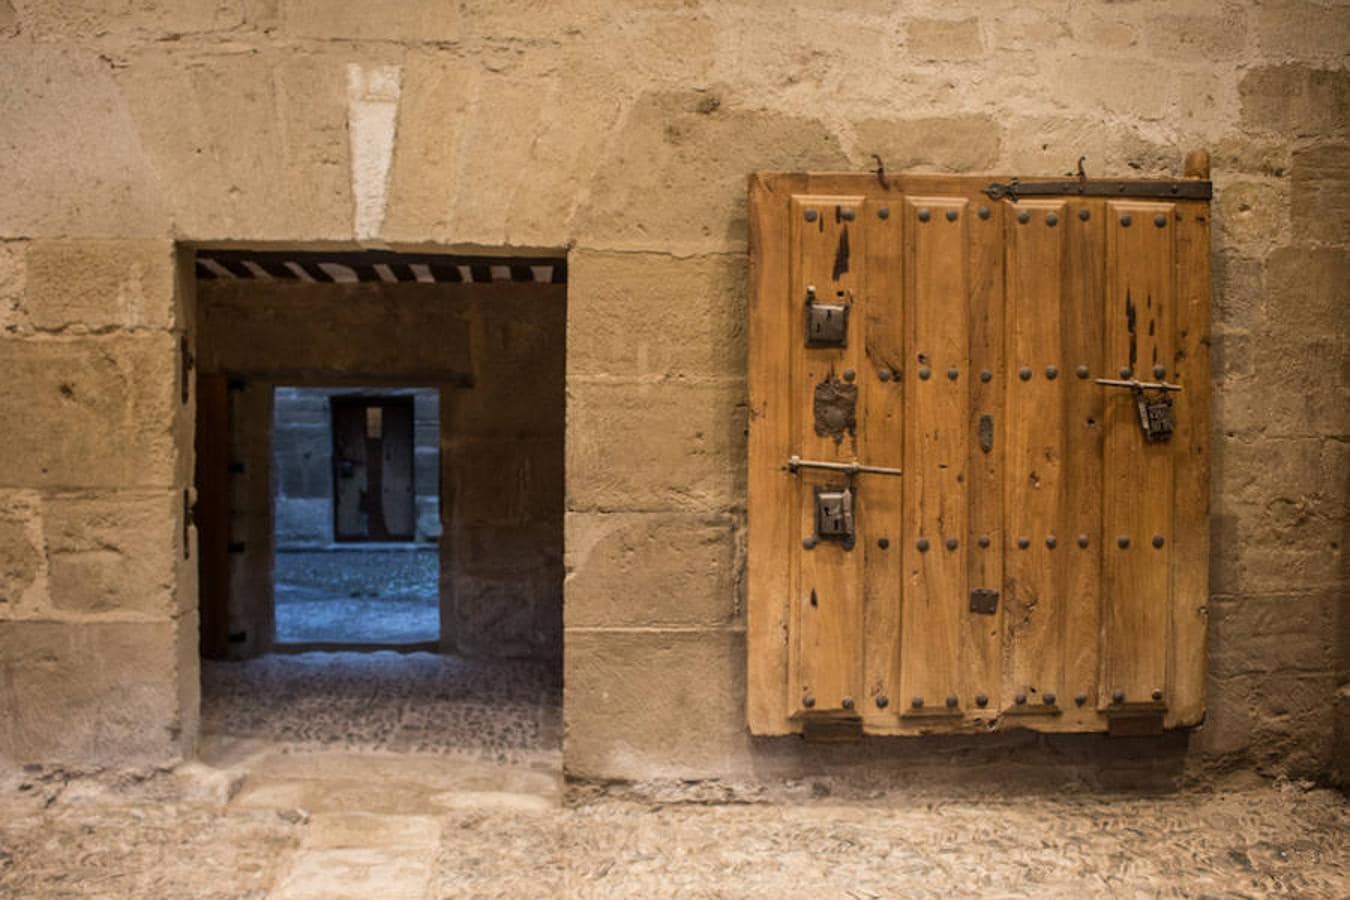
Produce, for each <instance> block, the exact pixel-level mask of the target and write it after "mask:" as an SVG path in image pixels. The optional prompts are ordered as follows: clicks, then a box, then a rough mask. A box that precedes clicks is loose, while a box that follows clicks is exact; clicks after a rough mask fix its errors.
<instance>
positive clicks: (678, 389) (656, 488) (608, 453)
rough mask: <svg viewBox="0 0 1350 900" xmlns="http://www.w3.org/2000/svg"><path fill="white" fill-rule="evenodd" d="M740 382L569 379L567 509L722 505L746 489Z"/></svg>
mask: <svg viewBox="0 0 1350 900" xmlns="http://www.w3.org/2000/svg"><path fill="white" fill-rule="evenodd" d="M745 430H746V398H745V385H744V384H743V383H741V382H739V381H735V382H728V383H715V384H684V383H680V382H661V383H643V382H638V383H622V384H599V383H575V382H574V383H573V384H572V385H571V387H570V388H569V397H568V410H567V503H568V509H571V510H577V511H583V510H588V509H604V510H629V511H652V510H686V511H704V510H718V509H726V508H728V507H730V506H732V505H733V504H736V503H737V502H741V501H740V500H739V498H742V497H743V496H744V491H745Z"/></svg>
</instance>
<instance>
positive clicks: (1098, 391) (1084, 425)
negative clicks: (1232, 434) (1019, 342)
mask: <svg viewBox="0 0 1350 900" xmlns="http://www.w3.org/2000/svg"><path fill="white" fill-rule="evenodd" d="M1105 212H1106V204H1105V203H1104V202H1103V201H1101V200H1077V201H1073V202H1071V203H1070V204H1069V207H1068V209H1067V210H1066V219H1065V225H1064V227H1065V231H1066V233H1067V234H1066V265H1065V270H1064V271H1065V293H1064V302H1063V303H1062V305H1061V309H1060V329H1061V332H1062V334H1063V348H1064V355H1063V365H1062V366H1061V369H1062V370H1063V374H1062V375H1061V376H1060V377H1061V378H1062V379H1063V380H1064V390H1065V397H1064V399H1065V431H1064V468H1063V479H1064V480H1063V491H1064V507H1063V515H1062V521H1063V522H1064V525H1063V531H1064V535H1063V538H1062V540H1061V542H1060V546H1061V547H1062V548H1063V554H1062V556H1061V558H1060V561H1061V562H1062V563H1063V564H1064V569H1063V572H1064V576H1065V581H1064V584H1063V591H1064V600H1065V605H1064V680H1063V691H1064V694H1065V696H1064V698H1063V699H1062V700H1061V701H1060V707H1061V708H1062V709H1063V710H1064V712H1065V714H1066V715H1068V716H1070V717H1072V718H1074V719H1075V720H1077V721H1079V722H1080V723H1081V728H1080V729H1079V730H1091V729H1092V728H1093V727H1096V726H1097V725H1098V722H1099V715H1098V713H1097V699H1098V689H1097V675H1098V673H1099V671H1100V669H1101V554H1102V523H1101V520H1102V497H1101V493H1102V433H1103V427H1102V411H1103V404H1104V401H1105V397H1104V389H1103V388H1102V387H1100V386H1098V385H1097V384H1096V383H1095V382H1094V381H1093V379H1094V378H1098V377H1102V376H1103V375H1104V374H1107V375H1109V374H1110V373H1104V372H1103V370H1102V307H1103V302H1102V289H1103V288H1102V285H1103V280H1102V279H1103V274H1104V266H1105V261H1106V229H1105ZM1070 699H1072V701H1073V702H1072V703H1070V702H1069V700H1070Z"/></svg>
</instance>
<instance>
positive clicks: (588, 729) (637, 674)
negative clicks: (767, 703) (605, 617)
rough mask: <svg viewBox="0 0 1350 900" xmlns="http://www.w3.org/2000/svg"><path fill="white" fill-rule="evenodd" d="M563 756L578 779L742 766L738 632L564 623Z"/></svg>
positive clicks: (704, 773)
mask: <svg viewBox="0 0 1350 900" xmlns="http://www.w3.org/2000/svg"><path fill="white" fill-rule="evenodd" d="M563 679H564V685H565V688H564V695H563V714H564V718H565V732H564V735H565V736H564V738H563V759H564V766H565V768H566V770H567V774H568V775H571V776H575V777H580V778H620V779H634V780H644V779H655V778H708V777H718V776H726V775H734V774H737V773H739V772H743V771H744V770H745V769H746V768H747V767H748V765H749V763H748V758H749V753H750V740H749V734H748V732H747V731H746V726H745V636H744V635H743V634H742V633H740V632H737V631H692V630H691V631H584V630H575V629H569V630H568V632H567V634H566V655H565V659H564V675H563Z"/></svg>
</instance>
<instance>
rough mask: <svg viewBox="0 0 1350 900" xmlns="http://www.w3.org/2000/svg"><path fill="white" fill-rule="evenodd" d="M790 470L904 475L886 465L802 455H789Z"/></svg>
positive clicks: (793, 471) (794, 471)
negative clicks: (827, 460) (809, 457)
mask: <svg viewBox="0 0 1350 900" xmlns="http://www.w3.org/2000/svg"><path fill="white" fill-rule="evenodd" d="M787 468H788V471H789V472H791V473H793V474H794V475H795V474H796V473H797V470H798V469H825V470H826V471H829V472H843V473H844V474H845V475H858V474H860V473H861V474H867V475H902V474H904V473H903V472H902V471H901V470H900V469H890V468H887V467H886V466H864V465H863V464H862V463H855V462H852V463H841V462H826V461H824V460H819V459H802V458H801V457H800V456H789V457H788V461H787Z"/></svg>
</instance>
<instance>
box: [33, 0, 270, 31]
mask: <svg viewBox="0 0 1350 900" xmlns="http://www.w3.org/2000/svg"><path fill="white" fill-rule="evenodd" d="M22 9H23V13H22V16H21V19H20V20H21V23H22V26H23V28H24V30H25V31H30V32H32V33H34V34H37V35H40V36H42V37H48V38H72V37H85V38H88V37H106V36H108V35H133V36H136V37H142V38H150V39H162V38H163V37H164V36H168V35H172V36H173V37H174V38H178V37H180V36H181V35H183V34H190V33H195V32H210V31H218V30H224V29H233V28H237V27H239V26H240V25H242V24H243V21H244V4H243V2H242V0H173V2H170V3H164V2H150V3H146V2H140V3H109V2H107V0H41V2H38V3H24V4H23V6H22Z"/></svg>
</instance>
